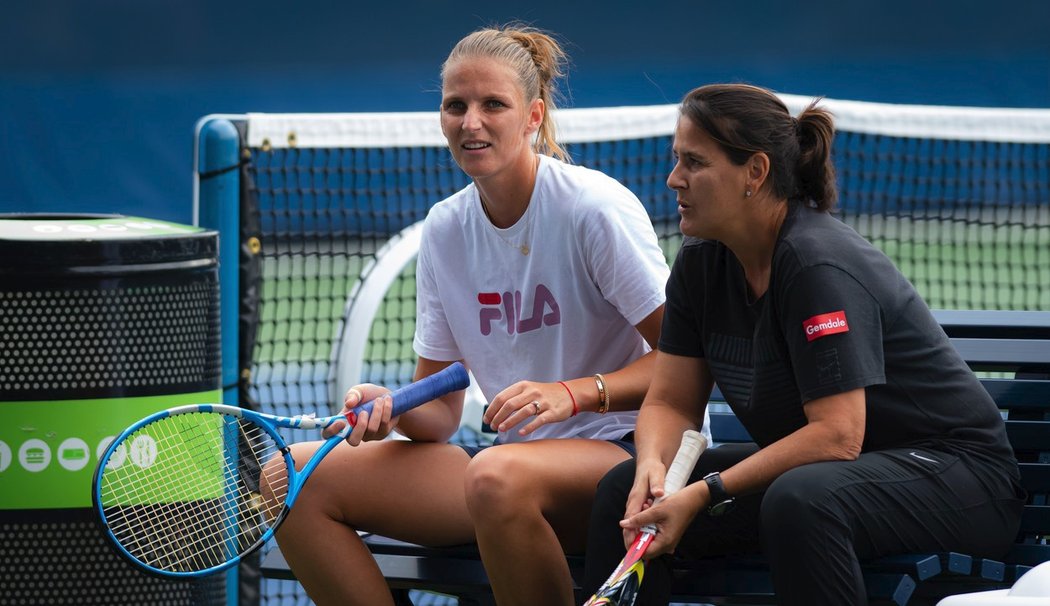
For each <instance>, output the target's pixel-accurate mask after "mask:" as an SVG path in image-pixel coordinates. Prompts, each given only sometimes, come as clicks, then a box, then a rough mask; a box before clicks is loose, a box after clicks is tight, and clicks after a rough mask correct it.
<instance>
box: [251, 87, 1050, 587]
mask: <svg viewBox="0 0 1050 606" xmlns="http://www.w3.org/2000/svg"><path fill="white" fill-rule="evenodd" d="M782 98H783V99H784V101H785V102H786V103H787V105H788V106H789V107H790V108H791V109H792V111H793V112H794V113H797V112H798V111H800V110H801V109H802V107H804V106H805V105H807V104H808V103H809V102H810V101H811V99H810V98H808V97H800V96H794V95H782ZM823 104H824V106H825V107H827V108H828V109H829V110H831V112H832V113H833V114H834V115H835V119H836V126H837V134H836V138H835V141H834V145H833V157H834V162H835V166H836V170H837V174H838V179H839V188H840V200H839V210H838V213H837V216H839V217H840V218H841V219H842V220H843V221H845V222H846V223H848V224H849V225H851V226H853V227H854V228H855V229H856V230H857V231H858V232H860V233H861V235H863V236H865V237H866V238H868V239H869V240H870V241H872V242H873V243H875V244H876V245H877V246H879V247H880V248H881V249H882V250H884V251H885V252H886V253H887V254H888V255H889V256H890V257H891V258H892V259H893V260H894V261H895V262H896V264H897V265H898V266H899V267H900V268H901V270H902V271H903V272H904V273H905V275H906V276H908V278H909V279H910V280H911V281H912V282H913V283H914V284H915V285H916V287H917V288H918V290H919V292H920V293H921V294H922V295H923V297H924V298H925V299H926V301H927V302H928V303H929V304H930V306H931V307H933V308H947V309H1026V310H1037V309H1050V110H1032V109H996V108H957V107H931V106H907V105H884V104H876V103H865V102H856V101H842V100H834V99H826V100H824V102H823ZM555 118H556V120H557V124H558V131H559V140H560V141H561V142H562V143H563V144H565V145H566V147H567V149H568V150H569V152H570V154H571V155H572V157H573V159H574V161H575V162H576V163H579V164H583V165H585V166H589V167H592V168H596V169H598V170H601V171H603V172H605V173H607V174H609V175H611V176H613V177H615V178H616V179H618V180H620V181H621V182H623V183H624V184H625V185H626V186H627V187H628V188H630V189H631V190H632V191H634V193H635V194H636V195H637V196H638V197H639V198H640V199H641V200H642V202H643V204H644V205H645V207H646V209H647V210H648V212H649V215H650V217H651V219H652V221H653V224H654V226H655V227H656V229H657V233H658V234H659V236H660V240H661V243H662V246H663V248H664V251H665V253H666V255H667V257H668V259H669V260H670V259H672V258H673V256H674V254H675V252H676V251H677V248H678V246H679V244H680V242H681V236H680V234H679V232H678V214H677V205H676V202H675V195H674V192H672V191H671V190H669V189H667V187H666V185H665V180H666V176H667V174H668V172H669V171H670V169H671V167H672V158H671V152H670V148H671V136H672V132H673V129H674V126H675V121H676V118H677V108H676V106H674V105H661V106H647V107H618V108H595V109H567V110H561V111H559V112H558V113H557V114H556V115H555ZM235 122H236V123H237V125H238V128H239V129H240V131H241V134H242V146H243V149H242V157H243V158H244V159H245V163H246V167H245V169H244V171H243V172H242V174H243V175H245V177H244V178H243V179H242V184H241V187H242V190H243V191H242V197H243V198H244V199H245V200H247V201H248V203H249V206H248V208H250V210H249V211H248V212H250V213H251V214H252V217H251V218H252V219H253V220H257V221H258V225H259V236H258V237H259V242H261V251H260V255H259V257H260V259H261V276H262V279H261V283H260V285H259V288H258V294H259V307H258V309H259V323H258V330H257V337H256V341H255V344H254V352H253V355H252V378H251V385H250V390H251V393H252V394H253V396H254V397H255V398H256V399H257V400H258V402H259V404H260V407H261V408H262V409H263V410H265V411H266V412H273V413H276V414H298V413H300V412H310V411H314V410H318V411H321V410H328V409H330V407H332V406H335V405H336V404H337V403H339V402H341V394H342V391H343V390H345V389H346V388H347V387H348V386H349V385H350V384H352V383H356V382H359V381H360V382H365V381H367V382H374V383H379V384H385V385H388V386H390V387H394V386H396V385H399V384H403V383H405V382H407V381H408V380H410V378H411V374H412V369H413V366H414V360H415V355H414V354H413V352H412V350H411V343H412V335H413V332H414V328H415V317H414V309H415V280H414V271H415V266H414V254H415V246H417V244H416V243H417V242H418V223H419V222H420V221H422V220H423V218H424V217H425V216H426V213H427V211H428V209H429V208H430V207H431V206H433V205H434V204H435V203H436V202H438V201H440V200H441V199H443V198H445V197H447V196H449V195H450V194H452V193H454V192H455V191H457V190H458V189H460V188H462V187H463V186H465V185H466V184H467V183H468V179H467V177H466V176H465V175H463V174H462V172H461V171H460V170H459V169H458V168H457V167H456V165H455V163H454V162H453V161H452V159H451V156H450V154H449V152H448V150H447V148H446V146H445V141H444V138H443V136H442V135H441V132H440V129H439V122H438V116H437V114H436V113H435V112H415V113H387V114H383V113H371V114H248V115H245V116H240V117H237V119H236V120H235ZM413 226H416V227H413ZM307 437H309V438H315V437H316V436H297V438H298V439H303V438H307ZM293 439H296V437H293ZM275 599H276V598H275ZM274 603H277V602H274Z"/></svg>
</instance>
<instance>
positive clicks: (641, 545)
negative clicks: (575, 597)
mask: <svg viewBox="0 0 1050 606" xmlns="http://www.w3.org/2000/svg"><path fill="white" fill-rule="evenodd" d="M706 448H707V438H705V437H704V436H703V435H702V434H700V432H698V431H694V430H692V429H689V430H686V431H685V433H683V434H682V444H681V446H679V447H678V452H677V453H676V454H675V456H674V460H673V461H672V462H671V468H670V469H668V470H667V477H666V478H665V479H664V496H662V497H660V498H659V499H657V500H656V503H659V502H660V501H662V500H664V499H666V498H667V497H669V496H671V495H673V494H674V493H676V492H678V491H679V490H681V489H682V487H683V486H685V483H686V481H687V480H688V479H689V475H690V474H691V473H693V467H694V466H696V461H697V459H699V458H700V453H702V452H704V450H705V449H706ZM656 503H654V505H655V504H656ZM655 536H656V526H655V525H654V524H647V525H645V526H643V527H642V531H641V532H640V533H638V536H637V537H636V538H635V539H634V543H632V544H631V547H630V548H629V549H628V550H627V555H625V556H624V557H623V559H622V560H620V564H619V565H618V566H617V567H616V570H614V571H613V573H612V574H611V575H609V578H608V579H607V580H606V581H605V583H604V584H602V586H601V587H599V588H598V591H596V592H595V593H594V595H593V596H591V599H589V600H587V601H586V602H585V603H584V606H633V604H634V600H635V598H637V597H638V589H639V588H640V587H641V585H642V578H643V577H645V561H644V560H642V556H644V555H645V551H646V550H647V549H648V548H649V545H650V543H652V542H653V537H655Z"/></svg>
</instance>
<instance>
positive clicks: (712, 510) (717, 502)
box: [704, 471, 733, 517]
mask: <svg viewBox="0 0 1050 606" xmlns="http://www.w3.org/2000/svg"><path fill="white" fill-rule="evenodd" d="M704 482H706V483H707V490H708V492H710V493H711V504H710V505H708V506H707V515H709V516H712V517H718V516H720V515H724V514H725V513H726V512H728V511H729V510H730V509H732V508H733V497H731V496H729V493H728V492H726V487H725V486H723V485H722V476H720V475H718V472H717V471H716V472H713V473H709V474H707V475H706V476H704Z"/></svg>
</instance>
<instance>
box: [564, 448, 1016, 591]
mask: <svg viewBox="0 0 1050 606" xmlns="http://www.w3.org/2000/svg"><path fill="white" fill-rule="evenodd" d="M756 450H757V447H756V446H755V445H753V444H751V445H743V444H727V445H723V446H720V447H718V448H713V449H710V450H708V451H707V452H705V453H704V454H703V455H702V456H701V457H700V461H699V462H698V464H697V466H696V469H695V471H694V472H693V475H692V477H691V478H690V483H692V482H695V481H698V480H699V479H700V478H701V477H703V476H704V475H706V474H707V473H710V472H712V471H722V470H724V469H726V468H728V467H731V466H732V465H733V464H734V463H736V462H737V461H739V460H741V459H743V458H744V457H746V456H748V455H750V454H751V453H754V452H755V451H756ZM980 471H981V472H984V473H974V471H972V470H971V469H970V467H969V466H968V464H967V463H966V462H964V461H963V460H960V458H959V457H957V456H955V455H953V454H949V453H946V452H942V451H937V450H928V449H898V450H884V451H879V452H871V453H865V454H862V455H861V456H860V457H859V458H858V459H857V460H856V461H849V462H824V463H814V464H811V465H804V466H801V467H798V468H795V469H792V470H790V471H788V472H787V473H785V474H783V475H782V476H780V477H779V478H777V479H776V481H774V482H773V483H772V484H771V485H770V486H769V488H768V489H767V490H766V491H765V492H764V493H760V494H752V495H747V496H744V497H742V498H738V499H737V501H736V507H735V508H734V509H733V510H732V511H730V512H729V513H727V514H726V515H724V516H722V517H719V518H712V517H710V516H708V515H706V514H703V513H701V514H700V515H698V516H697V517H696V518H695V519H694V520H693V523H692V524H691V525H690V527H689V528H688V529H687V530H686V532H685V534H684V535H683V537H682V540H681V542H680V543H679V544H678V549H677V552H676V553H677V555H678V556H680V557H691V558H700V557H710V556H717V555H726V554H742V553H758V552H764V553H765V555H766V558H767V559H768V560H769V563H770V568H771V570H772V574H773V585H774V589H775V591H776V593H777V599H778V601H779V603H780V604H788V605H794V604H799V605H821V604H827V605H835V606H842V605H845V604H866V603H867V592H866V591H865V588H864V579H863V577H862V575H861V570H860V562H861V561H863V560H866V559H870V558H876V557H880V556H885V555H893V554H899V553H912V552H929V551H960V552H964V553H969V554H973V555H978V556H984V557H992V558H995V557H1001V556H1002V554H1004V553H1005V552H1006V550H1007V549H1008V548H1009V547H1010V545H1011V544H1012V543H1013V541H1014V538H1015V535H1016V533H1017V529H1018V526H1019V524H1020V518H1021V510H1022V509H1023V507H1024V493H1023V491H1022V490H1021V489H1020V488H1019V487H1018V486H1017V484H1016V482H1015V481H1014V480H1013V479H1011V478H1009V477H1007V476H1006V475H1005V474H996V473H994V472H993V471H990V470H985V469H981V470H980ZM633 480H634V461H633V460H631V461H625V462H624V463H622V464H620V465H618V466H617V467H615V468H613V469H612V470H611V471H610V472H609V473H608V474H607V475H606V476H605V478H604V479H602V481H601V483H600V484H599V486H598V495H597V498H596V499H595V504H594V510H593V512H592V515H591V525H590V530H589V536H588V544H587V560H586V574H585V578H584V584H583V589H584V594H585V595H590V594H592V593H594V591H595V590H596V589H597V588H598V587H599V586H600V585H601V584H602V582H604V581H605V579H606V578H607V577H608V575H609V573H610V572H611V571H612V569H613V568H614V567H615V566H616V564H617V563H618V562H619V560H620V558H621V557H623V553H624V545H623V535H622V533H621V530H620V527H619V525H618V522H619V520H621V519H622V518H623V512H624V507H625V504H626V501H627V494H628V492H629V491H630V489H631V484H632V482H633ZM670 578H671V577H670V563H669V559H668V558H666V557H665V558H657V559H655V560H653V561H650V562H649V563H648V564H647V566H646V572H645V581H644V582H643V583H642V590H641V593H640V594H639V596H638V602H637V604H638V605H639V606H641V605H652V604H667V603H668V602H669V601H670Z"/></svg>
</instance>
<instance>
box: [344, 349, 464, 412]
mask: <svg viewBox="0 0 1050 606" xmlns="http://www.w3.org/2000/svg"><path fill="white" fill-rule="evenodd" d="M469 385H470V375H468V374H467V369H466V368H464V367H463V365H462V364H460V363H459V362H453V363H452V364H451V365H450V366H448V367H447V368H444V369H442V370H440V371H438V372H436V373H434V374H432V375H430V376H428V377H423V378H422V379H420V380H418V381H416V382H414V383H410V384H408V385H405V386H404V387H402V388H401V389H397V390H394V391H392V392H390V397H391V398H392V399H393V401H394V410H393V412H392V413H391V416H393V417H396V416H398V415H401V414H403V413H406V412H408V411H409V410H412V409H413V408H415V407H416V406H419V405H421V404H426V403H427V402H429V401H431V400H433V399H434V398H439V397H441V396H443V395H445V394H447V393H451V392H453V391H458V390H460V389H466V388H467V387H468V386H469ZM372 405H373V402H372V400H369V401H368V402H365V403H364V404H359V405H357V406H355V407H354V408H353V409H352V410H350V411H348V412H347V413H346V420H347V421H349V422H350V426H351V427H352V426H354V425H356V424H357V416H358V415H359V414H361V413H362V412H367V413H368V414H369V415H371V414H372Z"/></svg>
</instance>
